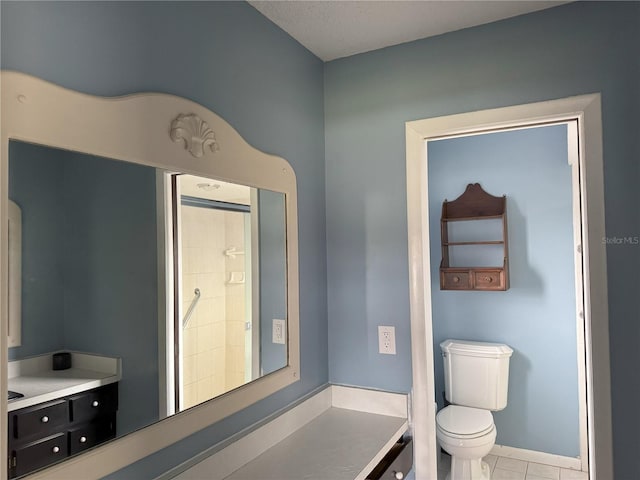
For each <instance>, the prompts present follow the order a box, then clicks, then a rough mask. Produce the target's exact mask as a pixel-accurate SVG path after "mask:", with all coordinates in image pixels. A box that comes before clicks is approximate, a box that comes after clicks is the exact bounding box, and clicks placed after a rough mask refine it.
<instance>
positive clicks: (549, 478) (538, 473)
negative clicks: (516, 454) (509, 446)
mask: <svg viewBox="0 0 640 480" xmlns="http://www.w3.org/2000/svg"><path fill="white" fill-rule="evenodd" d="M484 461H485V462H487V463H488V464H489V467H491V480H588V478H589V476H588V475H587V473H586V472H579V471H576V470H569V469H567V468H558V467H552V466H550V465H542V464H540V463H531V462H524V461H522V460H514V459H513V458H507V457H497V456H495V455H487V456H486V457H484ZM450 469H451V457H450V456H449V455H447V454H446V453H444V452H443V453H442V454H441V456H440V463H439V464H438V480H444V479H445V477H446V476H447V473H449V471H450ZM452 480H453V479H452Z"/></svg>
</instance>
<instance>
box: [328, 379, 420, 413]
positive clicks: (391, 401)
mask: <svg viewBox="0 0 640 480" xmlns="http://www.w3.org/2000/svg"><path fill="white" fill-rule="evenodd" d="M331 406H332V407H336V408H345V409H347V410H358V411H360V412H367V413H374V414H377V415H388V416H390V417H401V418H408V417H409V415H408V413H409V412H408V404H407V394H404V393H391V392H384V391H380V390H371V389H367V388H359V387H346V386H343V385H331Z"/></svg>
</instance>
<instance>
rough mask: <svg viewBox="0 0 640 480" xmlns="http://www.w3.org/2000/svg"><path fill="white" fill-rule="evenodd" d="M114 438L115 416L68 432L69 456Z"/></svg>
mask: <svg viewBox="0 0 640 480" xmlns="http://www.w3.org/2000/svg"><path fill="white" fill-rule="evenodd" d="M115 436H116V417H115V414H113V415H110V416H108V417H103V418H100V419H99V420H98V421H95V422H92V423H89V424H86V425H83V426H81V427H78V428H74V429H72V430H69V454H70V455H75V454H76V453H80V452H82V451H84V450H86V449H88V448H91V447H93V446H94V445H98V444H100V443H102V442H105V441H107V440H110V439H112V438H114V437H115Z"/></svg>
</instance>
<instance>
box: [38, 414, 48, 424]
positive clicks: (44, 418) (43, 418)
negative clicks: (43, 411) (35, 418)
mask: <svg viewBox="0 0 640 480" xmlns="http://www.w3.org/2000/svg"><path fill="white" fill-rule="evenodd" d="M40 421H41V422H42V423H47V422H48V421H49V417H47V416H46V415H45V416H44V417H42V418H41V419H40Z"/></svg>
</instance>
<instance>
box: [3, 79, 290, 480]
mask: <svg viewBox="0 0 640 480" xmlns="http://www.w3.org/2000/svg"><path fill="white" fill-rule="evenodd" d="M11 75H17V76H18V77H20V79H21V80H22V82H17V81H16V82H15V83H14V82H11V80H12V77H11V76H10V75H9V74H8V73H7V72H3V80H4V79H5V78H7V77H9V81H8V82H3V107H4V104H5V103H4V102H5V90H6V89H7V90H8V89H11V88H16V89H17V90H20V91H25V90H27V91H28V90H29V87H32V88H33V91H32V94H33V93H36V92H40V91H41V90H42V89H44V90H47V89H52V91H51V92H49V93H50V94H53V93H56V94H60V91H63V90H62V89H59V87H55V86H53V85H50V84H47V83H45V82H42V81H39V80H37V79H33V78H32V77H28V76H25V75H21V74H11ZM25 79H28V81H26V85H25ZM16 80H17V79H16ZM30 82H33V83H32V84H30ZM5 86H7V88H6V89H5ZM25 87H26V89H25ZM63 92H64V94H65V95H63V96H66V100H67V104H65V103H64V102H58V105H56V108H57V109H58V111H59V110H60V109H69V110H74V111H75V109H76V108H78V105H77V104H75V102H76V101H81V102H83V101H87V100H89V102H90V103H91V104H92V105H91V107H92V110H91V111H92V112H94V115H90V117H92V118H94V119H95V122H96V123H95V124H93V125H92V124H91V121H89V122H88V125H86V124H83V126H82V127H81V128H83V129H84V130H86V132H85V133H86V135H83V136H81V138H79V136H78V135H76V134H75V132H74V128H78V125H67V127H66V128H59V125H55V126H54V125H48V127H49V128H47V126H45V125H38V126H37V127H36V128H32V125H33V123H32V124H28V123H24V124H22V123H21V121H20V120H21V119H20V116H21V115H26V117H24V118H27V117H28V118H30V119H31V120H32V119H33V118H35V116H34V114H35V112H34V111H31V112H24V111H23V112H21V113H20V114H18V115H14V117H13V119H12V121H10V122H8V123H6V122H4V120H5V118H4V116H3V131H2V137H3V172H5V174H6V173H7V172H8V181H7V182H6V184H8V189H7V190H5V193H4V194H3V196H2V200H3V202H4V203H6V204H7V203H8V202H9V201H12V202H14V203H15V204H16V205H17V206H18V207H19V208H20V209H21V212H22V242H21V250H22V251H21V253H22V261H21V263H22V265H21V274H22V282H21V287H22V295H21V296H22V301H21V307H22V314H21V318H20V323H21V325H20V329H21V334H22V335H21V345H19V346H16V347H12V348H8V349H7V347H6V343H4V344H3V350H5V352H6V357H5V358H7V359H8V360H9V363H8V368H9V373H8V374H7V371H6V369H5V371H4V372H3V375H4V376H5V378H7V377H8V383H7V384H8V386H9V390H14V391H15V392H16V393H17V394H22V395H25V396H24V397H19V398H15V399H13V400H9V401H8V403H6V402H5V401H3V406H5V407H6V408H7V410H6V411H5V412H3V415H2V417H3V422H6V420H7V415H6V412H8V413H9V419H10V422H9V426H8V427H9V428H13V429H15V428H17V427H16V426H15V425H13V424H12V423H11V421H12V420H11V419H12V418H13V417H12V412H17V411H20V409H21V408H25V407H26V408H33V405H34V404H33V401H34V400H30V398H31V397H32V395H31V393H30V391H29V389H28V387H25V383H24V382H23V383H21V381H19V380H20V379H22V380H23V379H24V378H26V377H29V376H31V377H34V378H38V377H41V376H42V375H41V372H40V370H35V371H34V370H33V368H35V367H33V365H35V363H38V365H39V366H38V368H39V369H42V368H44V369H45V370H46V373H45V375H44V376H48V375H54V376H56V378H57V377H59V376H65V378H66V379H67V380H68V377H70V376H73V375H75V373H72V372H74V371H76V370H78V369H83V368H85V367H86V365H87V363H86V362H90V364H91V365H92V366H94V367H95V365H98V364H99V365H100V368H98V367H96V369H97V370H99V371H100V372H102V373H101V377H100V378H101V380H100V382H101V385H105V384H111V383H112V382H113V383H116V384H117V385H118V387H117V389H118V391H117V413H114V415H115V417H114V419H113V421H112V423H111V425H115V426H114V427H113V430H115V431H112V432H111V435H110V436H108V437H109V438H112V437H115V438H116V439H117V438H121V437H122V436H125V437H124V438H122V440H115V441H111V442H109V443H106V444H100V446H96V447H95V448H94V449H93V450H92V453H93V452H95V453H97V454H101V453H103V455H104V457H105V458H107V457H109V458H112V457H118V454H119V453H118V452H120V453H121V452H124V451H125V450H126V449H127V447H126V441H125V440H128V439H130V438H131V437H137V439H136V441H137V442H145V445H146V446H145V448H144V449H142V451H139V452H136V453H135V454H134V455H133V456H132V454H131V452H130V450H126V451H127V454H126V455H125V456H124V458H122V455H121V454H120V457H119V458H120V459H119V460H118V461H116V463H115V464H114V462H113V461H108V462H105V465H104V466H103V467H102V470H100V469H98V470H97V471H96V470H95V469H93V470H94V471H95V475H96V477H95V478H100V477H101V476H104V475H105V474H108V473H110V472H112V471H115V470H117V469H119V468H122V467H123V466H126V465H127V464H129V463H131V462H132V461H135V459H137V458H142V457H143V456H145V455H148V454H150V453H152V452H153V451H157V450H158V449H160V448H163V447H164V446H167V445H169V444H170V443H173V442H175V441H177V440H179V439H180V438H182V437H184V436H186V435H189V434H190V433H193V432H195V431H197V430H198V429H200V428H203V427H205V426H206V425H208V424H211V423H214V422H215V421H217V420H219V419H221V418H224V417H225V416H227V415H229V414H231V413H233V412H235V411H238V410H240V409H242V408H244V407H246V406H248V405H250V404H251V403H253V402H255V401H257V400H258V399H260V398H264V397H265V396H267V395H269V394H270V393H273V392H274V391H277V390H278V389H280V388H282V387H283V386H286V385H287V384H289V383H291V382H293V381H296V380H297V379H298V378H299V375H298V362H299V346H298V330H297V328H298V327H297V321H298V319H297V239H296V235H297V232H296V230H297V227H296V225H297V223H296V218H295V211H296V209H295V177H294V176H293V172H292V170H291V169H290V167H289V166H288V164H286V162H284V161H283V160H282V159H277V157H271V156H265V155H264V154H261V153H260V152H257V151H255V150H253V149H252V148H251V147H249V146H248V145H246V144H245V143H244V141H242V139H241V138H240V137H239V136H238V135H237V134H236V133H235V132H234V131H233V130H231V129H230V127H228V125H226V124H224V123H223V121H222V120H221V119H219V118H218V117H215V116H214V115H213V114H212V113H211V112H209V111H206V110H205V109H203V108H202V107H200V106H197V108H198V109H200V110H201V111H202V112H201V115H202V117H207V118H208V119H209V121H210V122H212V123H217V124H218V125H217V128H216V130H215V131H216V133H218V134H219V136H218V137H214V135H213V132H214V130H213V129H211V128H209V129H207V128H203V125H202V124H204V121H202V120H201V119H200V117H198V118H199V119H200V121H202V124H201V125H200V126H199V127H198V129H197V130H198V131H204V137H205V138H204V140H202V139H201V140H202V141H194V139H195V140H198V139H197V137H196V136H195V135H192V133H191V132H188V129H189V122H193V121H196V120H194V117H196V115H194V114H189V115H186V116H185V115H177V116H176V115H174V114H173V112H172V115H170V116H166V115H165V117H166V119H167V125H171V128H169V129H167V128H166V126H165V128H164V129H161V128H158V129H156V130H154V131H153V134H150V135H151V136H152V137H154V136H157V137H158V138H159V139H163V140H164V139H165V138H166V140H169V141H171V144H170V146H171V147H172V148H173V150H171V153H169V154H168V153H167V151H166V150H163V151H162V153H161V154H158V155H154V154H153V153H152V152H147V151H146V150H148V147H147V146H146V145H143V146H142V150H144V151H145V152H144V153H145V155H143V156H140V155H139V153H140V152H139V151H138V147H137V146H135V145H134V146H132V145H129V144H130V143H131V139H130V138H128V137H129V135H128V134H127V133H126V131H127V130H126V126H125V125H122V128H121V129H120V133H121V135H120V136H121V137H123V141H122V143H121V144H120V146H118V142H114V143H109V148H108V149H104V148H102V147H103V145H101V143H103V142H102V141H101V140H99V139H98V137H100V125H99V124H100V122H102V121H104V120H102V119H104V115H107V116H109V115H111V116H112V120H113V119H116V118H117V120H118V121H121V122H124V124H126V123H127V120H126V118H125V115H124V114H123V112H120V113H118V114H117V115H116V113H117V112H113V113H110V112H105V110H104V109H103V108H101V107H102V102H99V101H97V100H96V99H93V98H92V97H86V96H79V95H77V94H74V92H68V91H63ZM14 93H15V92H14ZM43 93H47V92H43ZM18 97H19V95H14V96H13V98H12V100H13V101H14V103H15V104H17V107H18V110H20V108H19V107H20V105H21V102H20V100H19V101H18V102H15V99H16V98H18ZM153 97H154V98H157V99H158V100H163V98H162V97H163V96H157V97H156V96H153ZM167 97H168V96H167ZM29 98H30V99H32V98H34V95H30V96H29ZM42 98H44V97H42ZM56 98H59V97H56ZM135 99H136V97H132V98H131V102H132V103H133V102H134V101H135ZM170 101H171V102H177V104H178V106H179V107H180V108H181V109H188V110H190V111H193V109H195V104H192V103H191V102H188V101H186V100H184V99H176V98H175V97H171V99H170ZM94 102H95V103H94ZM125 103H126V102H125ZM159 103H162V102H159ZM134 107H135V106H132V107H131V108H134ZM175 107H176V105H174V106H173V108H174V110H175ZM42 108H43V109H48V108H52V107H51V106H50V105H48V104H45V103H44V102H43V105H42ZM124 110H126V109H124ZM179 111H180V110H179ZM59 113H60V114H62V116H63V117H64V118H67V116H66V115H64V112H59ZM101 117H102V119H101ZM184 117H189V122H186V121H184ZM172 119H173V120H172ZM7 125H8V127H7V128H5V127H6V126H7ZM206 125H207V126H208V124H206ZM12 127H15V128H17V130H21V128H23V129H24V131H23V132H20V133H22V135H20V134H18V135H15V137H14V136H13V135H12V133H15V132H11V129H12ZM56 130H57V132H51V131H56ZM150 130H151V129H150ZM167 130H169V132H170V134H169V135H168V134H167ZM103 131H104V130H103ZM208 131H210V132H211V134H209V133H207V132H208ZM25 132H28V133H29V134H28V135H25V134H24V133H25ZM55 134H57V136H55V137H54V135H55ZM164 136H166V137H164ZM17 138H20V139H21V140H17ZM52 138H55V139H56V140H55V141H53V140H52ZM117 138H118V135H115V136H114V140H116V139H117ZM214 138H215V140H214ZM225 138H226V140H227V142H228V143H226V145H228V146H231V145H232V143H237V146H236V147H235V148H233V149H231V150H229V151H228V152H226V156H219V157H218V158H217V160H218V163H214V162H210V163H203V162H202V161H201V160H200V162H199V163H197V164H195V163H193V160H194V159H196V160H197V159H200V158H202V156H206V155H209V156H215V155H216V154H217V153H218V150H219V146H218V145H219V144H222V143H223V140H224V139H225ZM22 140H24V141H22ZM92 142H93V143H94V146H93V148H91V143H92ZM138 143H139V142H138ZM198 143H199V145H198ZM113 145H116V146H113ZM194 145H195V146H194ZM59 147H66V148H59ZM74 147H75V148H74ZM165 148H166V145H165ZM109 150H111V155H107V154H108V153H109ZM233 150H235V151H236V153H235V154H233ZM81 152H87V153H81ZM89 152H95V153H96V154H91V153H89ZM98 153H99V154H100V155H97V154H98ZM262 156H264V157H266V158H267V159H268V161H266V162H265V163H263V164H260V165H258V166H257V167H256V164H255V161H256V159H260V158H262ZM179 157H182V159H183V163H182V164H180V165H178V161H177V158H179ZM274 160H275V161H274ZM262 161H263V162H264V158H262ZM269 163H271V167H274V166H275V168H268V169H265V167H267V166H268V164H269ZM194 167H197V168H194ZM249 167H251V168H249ZM260 172H261V173H262V175H260ZM283 177H284V181H283ZM291 180H293V184H292V183H291ZM4 211H5V210H4V209H3V213H4ZM3 251H4V252H6V253H8V252H7V250H5V245H4V244H3ZM3 258H7V257H6V256H5V257H3ZM11 260H12V259H11V258H10V255H9V261H10V262H11ZM14 263H15V262H14ZM5 269H6V265H5V264H3V283H5V285H6V282H5V279H6V278H7V277H6V276H5ZM4 290H5V289H3V294H4ZM3 304H4V302H3ZM6 313H7V312H6V311H4V309H3V322H6V321H7V318H6ZM5 340H6V339H5ZM60 351H64V352H71V362H72V365H71V368H70V369H67V368H66V367H63V369H62V370H60V371H58V370H55V371H52V370H51V365H52V362H55V360H54V359H52V356H51V355H52V353H54V352H60ZM91 362H93V363H91ZM96 362H97V363H96ZM27 363H28V364H29V365H28V366H25V365H26V364H27ZM92 368H93V367H92ZM109 368H111V369H112V371H108V372H107V370H109ZM23 377H24V378H23ZM14 386H15V388H14ZM100 388H105V387H100ZM21 389H23V390H25V391H24V392H22V391H20V390H21ZM61 393H64V395H61V397H65V399H67V400H69V401H70V402H71V401H73V398H72V397H71V396H70V395H72V394H77V392H71V393H70V391H67V390H65V391H63V392H61ZM52 395H53V394H49V396H45V397H38V398H40V399H44V400H45V401H51V400H53V399H54V397H55V395H53V396H52ZM36 405H38V404H36ZM185 410H186V411H185ZM178 412H182V413H178ZM177 413H178V414H177ZM14 417H15V415H14ZM165 417H171V418H167V419H165V420H163V421H161V422H158V420H161V419H164V418H165ZM193 419H195V421H194V420H193ZM110 421H111V420H110ZM4 425H5V426H6V425H7V424H6V423H5V424H4ZM149 425H151V426H149ZM145 427H146V428H145ZM132 432H135V433H132ZM70 435H71V434H70ZM81 438H85V437H81ZM85 442H86V446H90V445H88V443H90V442H87V441H86V440H85ZM9 443H10V444H11V440H9ZM96 445H97V444H96ZM5 447H6V444H5ZM145 449H146V452H145ZM83 451H84V448H83V449H79V450H78V449H76V450H75V451H73V450H72V451H70V452H69V455H70V456H69V457H65V458H64V460H65V461H64V462H62V463H61V464H59V465H58V466H56V467H53V468H49V470H48V471H58V469H60V470H59V471H60V472H65V471H69V472H71V471H73V470H64V469H65V468H71V469H73V468H82V466H83V465H85V464H86V462H87V461H84V462H85V463H83V458H84V457H86V456H87V455H79V456H75V457H73V456H71V455H74V454H76V453H81V452H83ZM136 456H137V458H134V457H136ZM11 458H12V457H11V453H10V455H9V461H10V462H11V461H12V460H11ZM67 458H69V459H67ZM94 458H95V457H94ZM61 460H62V459H61ZM14 462H15V460H14ZM40 466H44V464H42V465H40ZM53 469H56V470H53ZM3 472H7V469H3ZM17 472H18V475H21V474H22V473H21V472H24V471H23V470H20V469H18V470H17ZM46 472H47V470H45V471H43V472H42V475H43V476H42V478H46ZM15 473H16V472H15V471H14V472H13V475H12V476H15ZM83 475H86V471H84V470H83ZM37 476H38V473H36V474H35V475H34V476H33V477H34V478H37ZM30 478H31V476H30Z"/></svg>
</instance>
